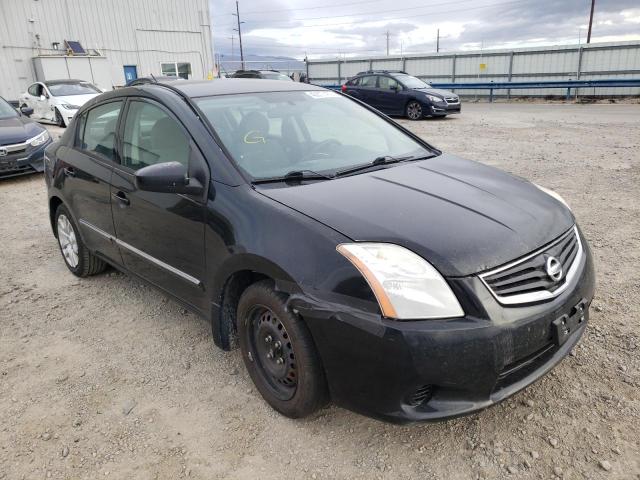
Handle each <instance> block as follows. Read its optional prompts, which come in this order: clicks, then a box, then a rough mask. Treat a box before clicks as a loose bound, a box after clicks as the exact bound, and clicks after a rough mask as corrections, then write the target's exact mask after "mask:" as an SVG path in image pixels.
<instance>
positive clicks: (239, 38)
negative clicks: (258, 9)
mask: <svg viewBox="0 0 640 480" xmlns="http://www.w3.org/2000/svg"><path fill="white" fill-rule="evenodd" d="M233 15H235V16H236V17H237V19H238V28H237V29H235V28H234V30H235V31H236V32H238V40H239V41H240V63H241V64H242V70H244V53H243V52H242V31H241V29H240V24H241V23H244V22H241V21H240V7H238V0H236V13H234V14H233Z"/></svg>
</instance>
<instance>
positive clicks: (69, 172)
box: [64, 167, 76, 177]
mask: <svg viewBox="0 0 640 480" xmlns="http://www.w3.org/2000/svg"><path fill="white" fill-rule="evenodd" d="M64 174H65V175H66V176H67V177H75V176H76V170H75V168H73V167H65V169H64Z"/></svg>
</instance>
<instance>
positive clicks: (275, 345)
mask: <svg viewBox="0 0 640 480" xmlns="http://www.w3.org/2000/svg"><path fill="white" fill-rule="evenodd" d="M281 346H282V343H280V341H279V340H278V341H277V342H276V343H274V344H273V348H275V349H276V350H277V349H278V348H280V347H281Z"/></svg>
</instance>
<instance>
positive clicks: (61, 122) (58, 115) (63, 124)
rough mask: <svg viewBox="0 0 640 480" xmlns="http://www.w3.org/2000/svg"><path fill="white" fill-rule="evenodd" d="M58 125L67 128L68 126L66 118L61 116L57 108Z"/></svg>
mask: <svg viewBox="0 0 640 480" xmlns="http://www.w3.org/2000/svg"><path fill="white" fill-rule="evenodd" d="M56 125H58V126H59V127H62V128H65V127H66V126H67V125H66V124H65V123H64V118H62V115H61V114H60V111H59V110H58V109H57V108H56Z"/></svg>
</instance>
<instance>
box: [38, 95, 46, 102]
mask: <svg viewBox="0 0 640 480" xmlns="http://www.w3.org/2000/svg"><path fill="white" fill-rule="evenodd" d="M46 99H47V97H46V96H45V95H44V94H42V95H40V101H42V102H44V101H45V100H46Z"/></svg>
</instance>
